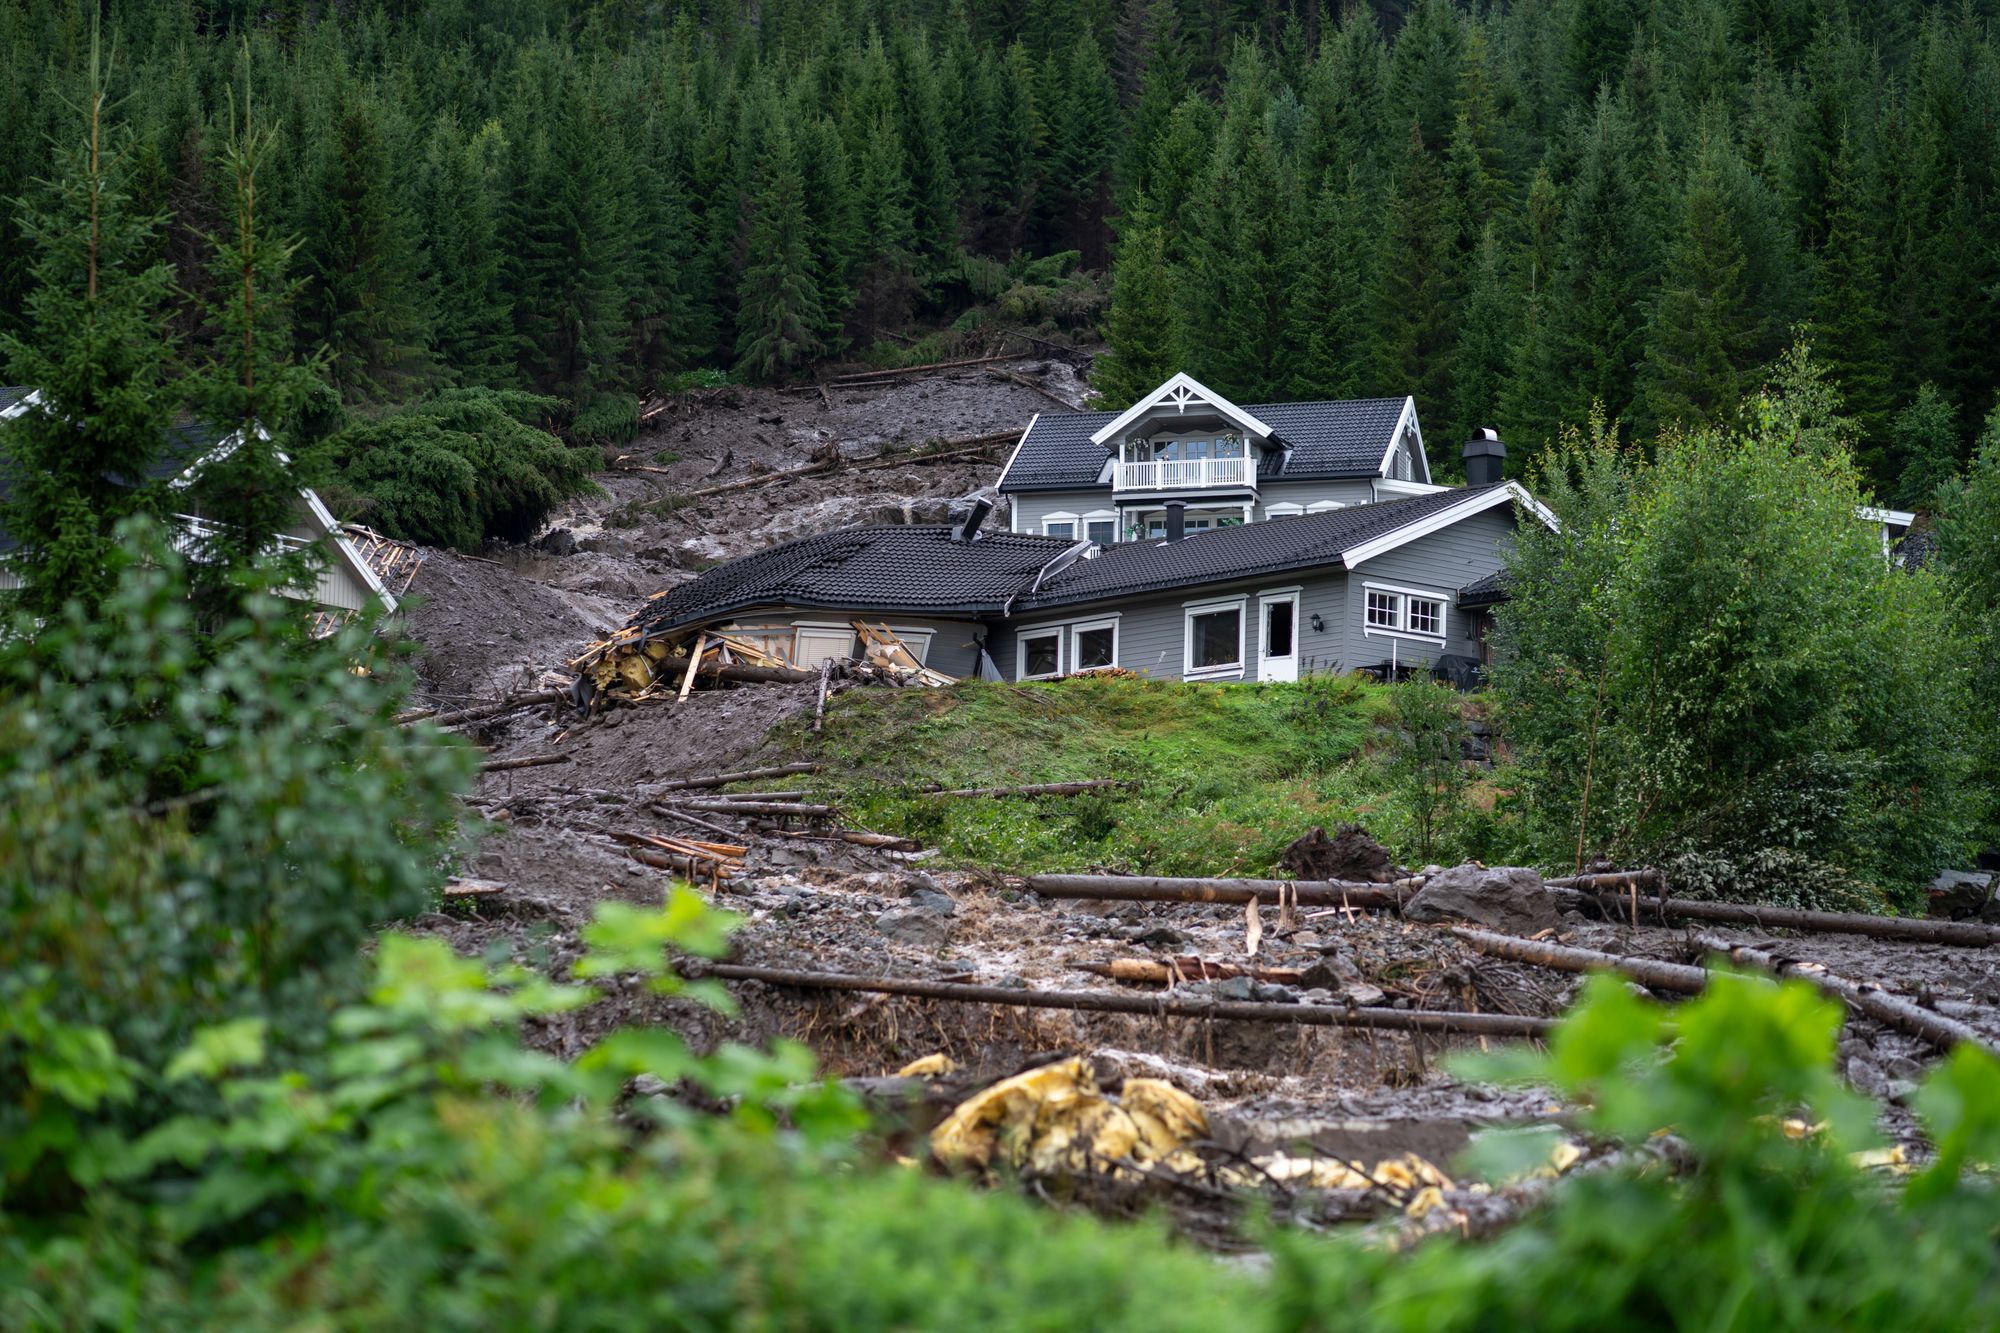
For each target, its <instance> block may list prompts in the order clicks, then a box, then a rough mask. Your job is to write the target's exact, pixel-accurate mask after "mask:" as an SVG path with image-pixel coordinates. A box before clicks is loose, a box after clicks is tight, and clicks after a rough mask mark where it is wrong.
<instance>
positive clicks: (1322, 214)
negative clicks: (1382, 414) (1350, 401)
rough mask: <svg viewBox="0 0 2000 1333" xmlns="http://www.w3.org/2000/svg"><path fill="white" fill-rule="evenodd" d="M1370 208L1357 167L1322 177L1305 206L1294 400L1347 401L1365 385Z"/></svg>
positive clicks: (1295, 309) (1295, 312)
mask: <svg viewBox="0 0 2000 1333" xmlns="http://www.w3.org/2000/svg"><path fill="white" fill-rule="evenodd" d="M1375 215H1376V210H1375V208H1374V206H1373V200H1372V199H1371V197H1370V196H1369V195H1368V193H1367V191H1366V188H1365V187H1364V185H1363V183H1362V171H1361V168H1360V167H1359V166H1351V167H1349V168H1348V169H1347V171H1346V172H1345V173H1344V175H1343V176H1342V177H1339V178H1336V177H1335V175H1334V173H1333V172H1331V171H1329V172H1328V173H1327V176H1326V180H1325V181H1324V182H1323V183H1322V184H1321V186H1320V189H1319V192H1318V194H1317V195H1316V196H1315V197H1314V199H1313V202H1312V209H1311V216H1310V225H1309V226H1308V228H1307V231H1306V234H1305V238H1304V243H1303V244H1302V245H1301V246H1300V249H1299V255H1300V260H1299V265H1298V270H1297V277H1296V282H1295V286H1294V290H1293V295H1292V324H1293V333H1292V337H1291V343H1292V345H1293V346H1294V347H1295V348H1297V349H1298V365H1297V369H1296V373H1295V375H1294V377H1293V387H1292V393H1293V394H1294V395H1295V396H1297V397H1300V398H1353V397H1356V396H1358V395H1360V394H1362V393H1363V392H1364V391H1365V390H1364V385H1365V384H1366V383H1367V382H1368V381H1369V380H1370V378H1371V377H1370V375H1369V370H1368V354H1369V346H1368V337H1367V335H1368V331H1369V309H1368V303H1367V294H1368V290H1369V282H1370V276H1371V264H1372V261H1373V259H1374V251H1375V247H1374V245H1373V243H1372V240H1373V233H1374V230H1375V227H1376V220H1375Z"/></svg>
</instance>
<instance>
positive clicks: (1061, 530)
mask: <svg viewBox="0 0 2000 1333" xmlns="http://www.w3.org/2000/svg"><path fill="white" fill-rule="evenodd" d="M1042 535H1043V536H1044V537H1070V538H1074V537H1075V536H1076V524H1075V523H1073V522H1071V521H1069V520H1068V519H1064V520H1063V521H1062V522H1060V523H1058V522H1057V521H1056V520H1054V519H1050V520H1048V521H1047V522H1045V523H1043V524H1042Z"/></svg>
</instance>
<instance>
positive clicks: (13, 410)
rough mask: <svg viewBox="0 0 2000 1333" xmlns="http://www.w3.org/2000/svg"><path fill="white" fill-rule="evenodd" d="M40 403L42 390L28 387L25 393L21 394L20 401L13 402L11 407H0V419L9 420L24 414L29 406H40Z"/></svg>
mask: <svg viewBox="0 0 2000 1333" xmlns="http://www.w3.org/2000/svg"><path fill="white" fill-rule="evenodd" d="M41 405H42V391H41V390H40V389H30V390H29V391H28V392H27V393H24V394H22V395H21V401H20V402H18V403H15V404H14V405H13V406H12V407H7V408H0V421H11V420H13V419H14V418H15V417H18V416H21V415H23V414H25V413H26V412H27V410H28V409H29V408H31V407H40V406H41Z"/></svg>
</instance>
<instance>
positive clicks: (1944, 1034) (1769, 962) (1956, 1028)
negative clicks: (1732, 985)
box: [1695, 935, 2000, 1054]
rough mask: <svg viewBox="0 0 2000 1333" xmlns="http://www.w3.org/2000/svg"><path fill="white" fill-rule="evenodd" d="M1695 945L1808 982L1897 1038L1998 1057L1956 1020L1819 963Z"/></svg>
mask: <svg viewBox="0 0 2000 1333" xmlns="http://www.w3.org/2000/svg"><path fill="white" fill-rule="evenodd" d="M1695 943H1697V944H1699V945H1700V946H1701V947H1702V948H1704V949H1707V950H1709V951H1710V952H1712V953H1718V954H1721V955H1722V956H1723V957H1725V958H1727V959H1729V961H1730V962H1732V963H1736V964H1737V965H1739V966H1742V967H1754V968H1756V969H1758V970H1759V971H1762V972H1773V973H1776V974H1777V975H1779V976H1781V977H1798V978H1800V979H1801V980H1804V981H1810V982H1811V983H1812V984H1813V985H1815V986H1817V987H1819V988H1820V989H1821V990H1822V991H1824V992H1826V993H1827V994H1828V995H1831V996H1833V997H1834V998H1836V999H1838V1000H1841V1001H1842V1002H1844V1003H1845V1004H1846V1005H1847V1007H1848V1008H1849V1009H1852V1010H1853V1011H1854V1012H1855V1013H1857V1014H1866V1015H1867V1016H1868V1017H1870V1018H1872V1019H1874V1020H1875V1021H1876V1022H1878V1023H1885V1024H1887V1025H1888V1026H1890V1027H1892V1028H1895V1029H1896V1030H1897V1031H1899V1032H1907V1033H1909V1034H1910V1035H1911V1036H1913V1037H1917V1038H1920V1039H1922V1040H1924V1041H1927V1042H1929V1043H1930V1044H1931V1045H1932V1046H1935V1047H1936V1048H1937V1049H1938V1050H1940V1051H1949V1050H1951V1049H1952V1048H1953V1047H1954V1046H1960V1045H1970V1046H1977V1047H1979V1048H1980V1049H1981V1050H1984V1051H1986V1052H1988V1053H1989V1054H2000V1048H1996V1047H1995V1045H1994V1043H1992V1042H1990V1041H1988V1040H1987V1039H1986V1038H1985V1037H1983V1036H1981V1035H1980V1034H1979V1033H1977V1032H1975V1031H1974V1030H1973V1029H1972V1028H1970V1027H1968V1026H1967V1025H1966V1024H1964V1023H1961V1022H1959V1021H1958V1020H1957V1019H1955V1018H1946V1017H1945V1016H1944V1015H1943V1014H1940V1013H1934V1012H1933V1011H1931V1010H1929V1009H1926V1008H1924V1007H1923V1006H1922V1005H1919V1004H1917V1003H1915V1002H1914V1001H1911V1000H1906V999H1904V998H1903V997H1901V996H1899V995H1891V994H1889V992H1887V991H1885V990H1883V989H1881V988H1880V987H1879V986H1874V985H1871V984H1868V983H1865V982H1859V981H1850V980H1848V979H1847V978H1846V977H1841V976H1835V975H1834V974H1833V973H1831V972H1829V971H1827V970H1826V968H1825V967H1824V966H1822V965H1821V964H1819V963H1809V962H1804V961H1801V960H1798V959H1792V958H1781V957H1779V956H1777V955H1775V954H1771V953H1767V952H1765V951H1764V950H1761V949H1755V948H1752V947H1751V946H1749V945H1747V944H1732V943H1730V942H1729V941H1728V940H1725V939H1721V938H1719V937H1717V936H1714V935H1697V936H1696V937H1695Z"/></svg>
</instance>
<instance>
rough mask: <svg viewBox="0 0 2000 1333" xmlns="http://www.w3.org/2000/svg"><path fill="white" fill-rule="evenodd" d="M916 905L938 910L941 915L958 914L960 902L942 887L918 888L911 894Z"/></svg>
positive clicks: (911, 898)
mask: <svg viewBox="0 0 2000 1333" xmlns="http://www.w3.org/2000/svg"><path fill="white" fill-rule="evenodd" d="M910 901H911V902H912V903H914V904H915V905H916V906H918V907H921V908H925V909H927V910H929V911H932V912H936V913H937V914H938V915H939V916H957V915H958V902H957V900H956V899H954V898H953V897H952V896H951V895H950V894H948V893H946V892H944V891H943V890H942V889H935V888H932V889H918V890H917V891H916V892H915V893H912V894H911V895H910Z"/></svg>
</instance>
